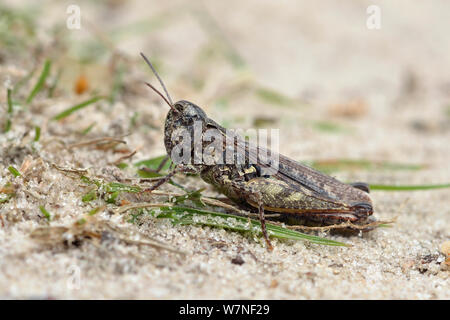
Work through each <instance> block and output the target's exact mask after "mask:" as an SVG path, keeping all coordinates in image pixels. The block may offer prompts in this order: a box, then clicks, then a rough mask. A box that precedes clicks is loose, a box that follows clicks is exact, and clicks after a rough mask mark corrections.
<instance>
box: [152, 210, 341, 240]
mask: <svg viewBox="0 0 450 320" xmlns="http://www.w3.org/2000/svg"><path fill="white" fill-rule="evenodd" d="M150 212H151V214H153V215H154V216H156V217H157V218H168V219H170V220H171V221H172V222H173V223H174V224H181V225H202V226H210V227H216V228H224V229H228V230H232V231H238V232H252V233H256V234H258V235H261V234H262V233H261V223H260V222H259V221H256V220H253V219H250V220H249V219H248V218H246V217H241V216H235V215H231V214H225V213H218V212H212V211H205V210H199V209H193V208H185V207H177V206H175V207H165V208H158V209H157V210H150ZM266 227H267V231H268V233H269V235H270V236H271V237H274V238H279V239H288V240H303V241H305V240H306V241H309V242H312V243H317V244H322V245H329V246H348V244H345V243H342V242H338V241H334V240H330V239H325V238H321V237H317V236H313V235H308V234H303V233H300V232H298V231H294V230H290V229H286V228H283V227H281V226H278V225H275V224H271V223H266Z"/></svg>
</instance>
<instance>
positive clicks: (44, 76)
mask: <svg viewBox="0 0 450 320" xmlns="http://www.w3.org/2000/svg"><path fill="white" fill-rule="evenodd" d="M51 65H52V62H51V61H50V60H48V59H47V60H46V61H45V64H44V68H43V69H42V72H41V75H40V76H39V79H38V81H37V83H36V85H35V86H34V88H33V90H32V91H31V93H30V95H29V96H28V98H27V100H26V102H27V104H28V103H30V102H31V101H32V100H33V98H34V96H35V95H36V94H37V93H38V92H39V91H40V90H41V89H42V88H43V87H44V85H45V80H46V79H47V77H48V75H49V74H50V67H51Z"/></svg>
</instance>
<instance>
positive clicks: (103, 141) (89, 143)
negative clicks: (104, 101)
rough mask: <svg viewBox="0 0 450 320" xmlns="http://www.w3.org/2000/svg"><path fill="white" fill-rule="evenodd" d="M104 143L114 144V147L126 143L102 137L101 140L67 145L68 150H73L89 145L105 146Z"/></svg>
mask: <svg viewBox="0 0 450 320" xmlns="http://www.w3.org/2000/svg"><path fill="white" fill-rule="evenodd" d="M105 143H107V144H109V143H114V145H115V144H119V143H123V144H127V142H126V141H125V140H121V139H118V138H114V137H103V138H98V139H92V140H87V141H82V142H78V143H74V144H71V145H69V146H68V148H69V149H73V148H79V147H85V146H89V145H98V144H105Z"/></svg>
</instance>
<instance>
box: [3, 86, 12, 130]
mask: <svg viewBox="0 0 450 320" xmlns="http://www.w3.org/2000/svg"><path fill="white" fill-rule="evenodd" d="M11 95H12V90H11V89H9V88H8V89H7V92H6V96H7V101H8V115H7V118H6V122H5V128H4V129H3V132H5V133H6V132H8V131H9V130H11V124H12V122H11V116H12V112H13V102H12V98H11Z"/></svg>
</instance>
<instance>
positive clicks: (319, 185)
mask: <svg viewBox="0 0 450 320" xmlns="http://www.w3.org/2000/svg"><path fill="white" fill-rule="evenodd" d="M141 55H142V57H143V58H144V60H145V61H146V62H147V64H148V65H149V66H150V68H151V69H152V70H153V72H154V74H155V76H156V77H157V78H158V80H159V82H160V84H161V86H162V88H163V89H164V92H165V93H166V96H164V95H163V94H162V93H161V92H159V91H158V90H157V89H155V88H154V87H153V86H152V85H151V84H149V83H147V85H148V86H149V87H151V88H152V89H153V90H154V91H155V92H156V93H157V94H159V95H160V96H161V98H162V99H163V100H164V101H165V102H166V103H167V104H168V105H169V107H170V110H169V112H168V114H167V117H166V121H165V129H164V144H165V147H166V151H167V154H168V155H169V156H170V157H171V158H172V155H173V151H174V148H175V147H176V145H177V141H175V140H174V136H176V131H177V130H180V129H182V130H185V132H187V133H188V136H194V132H193V131H194V128H193V124H194V122H197V123H199V124H200V125H201V135H202V136H203V135H204V134H205V133H206V132H207V130H210V129H213V130H216V131H217V133H218V134H219V135H221V136H222V137H223V139H222V141H227V138H229V137H227V131H226V129H225V128H223V127H221V126H220V125H218V124H217V123H216V122H215V121H213V120H212V119H210V118H208V117H207V115H206V114H205V112H204V111H203V110H202V109H201V108H200V107H199V106H197V105H195V104H193V103H191V102H189V101H186V100H180V101H178V102H175V103H173V102H172V99H171V98H170V95H169V93H168V91H167V89H166V87H165V85H164V83H163V81H162V80H161V78H160V77H159V75H158V73H157V72H156V70H155V69H154V67H153V66H152V64H151V63H150V61H148V59H147V58H146V57H145V56H144V55H143V54H142V53H141ZM206 140H208V139H206ZM201 141H202V143H204V141H205V139H201ZM232 141H233V143H236V142H234V141H235V139H234V137H233V139H232ZM238 143H240V144H241V146H242V147H243V148H241V149H240V150H241V151H239V148H238V151H235V152H237V153H238V154H237V155H238V156H239V155H240V156H242V158H243V159H245V161H244V162H240V163H237V162H235V163H233V162H232V163H229V162H227V163H212V164H211V163H210V164H206V163H203V162H199V163H197V162H193V161H191V162H190V163H177V162H176V161H173V160H174V159H172V161H173V162H174V163H176V166H175V169H174V170H173V171H171V173H169V175H167V176H166V177H165V178H164V179H162V180H160V181H159V182H158V183H156V184H155V185H154V186H152V187H151V189H149V190H150V191H151V190H154V189H156V188H157V187H159V186H160V185H161V184H163V183H164V182H166V181H168V180H169V179H170V178H171V177H172V176H173V175H174V174H175V173H176V172H180V171H185V172H186V171H187V172H196V173H199V174H200V177H201V178H202V179H203V180H204V181H206V182H207V183H210V184H212V185H214V186H215V187H216V188H217V189H218V190H219V191H220V192H221V193H223V194H224V195H226V196H227V197H228V198H229V199H231V200H232V201H234V202H235V203H237V204H239V205H243V206H246V207H247V208H250V209H251V208H253V209H257V210H258V212H259V218H260V221H261V229H262V233H263V235H264V239H265V240H266V243H267V247H268V248H269V250H270V249H272V245H271V243H270V241H269V238H268V235H267V231H266V227H265V218H264V211H266V212H271V213H278V214H280V217H281V218H283V219H285V220H288V221H291V222H292V221H293V220H294V221H295V220H297V222H298V221H299V220H303V221H306V222H314V223H318V224H322V225H330V224H337V223H341V222H352V223H353V224H358V225H364V224H365V223H368V222H370V221H371V218H372V217H371V215H372V213H373V209H372V208H373V207H372V201H371V199H370V197H369V195H368V193H369V188H368V186H367V184H364V183H354V184H345V183H342V182H340V181H338V180H337V179H335V178H333V177H330V176H328V175H325V174H323V173H321V172H319V171H317V170H314V169H312V168H310V167H308V166H306V165H303V164H300V163H298V162H296V161H294V160H291V159H289V158H287V157H285V156H283V155H279V154H278V163H277V164H278V166H277V170H272V171H270V170H269V169H270V164H269V163H268V162H264V161H260V160H259V158H258V151H259V150H260V148H259V147H258V146H254V145H252V144H250V143H248V142H246V141H243V140H242V139H241V140H240V141H239V142H238ZM189 146H191V144H190V143H189ZM203 147H205V146H204V145H203ZM226 148H227V147H226V145H225V144H223V145H222V144H221V145H219V148H218V149H217V148H216V149H215V152H216V153H225V150H226ZM239 152H241V154H239ZM191 153H192V154H191ZM189 154H190V155H192V156H193V157H191V158H190V159H193V158H195V155H194V148H192V147H191V148H190V152H189ZM222 159H223V157H222ZM233 159H236V158H233Z"/></svg>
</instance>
